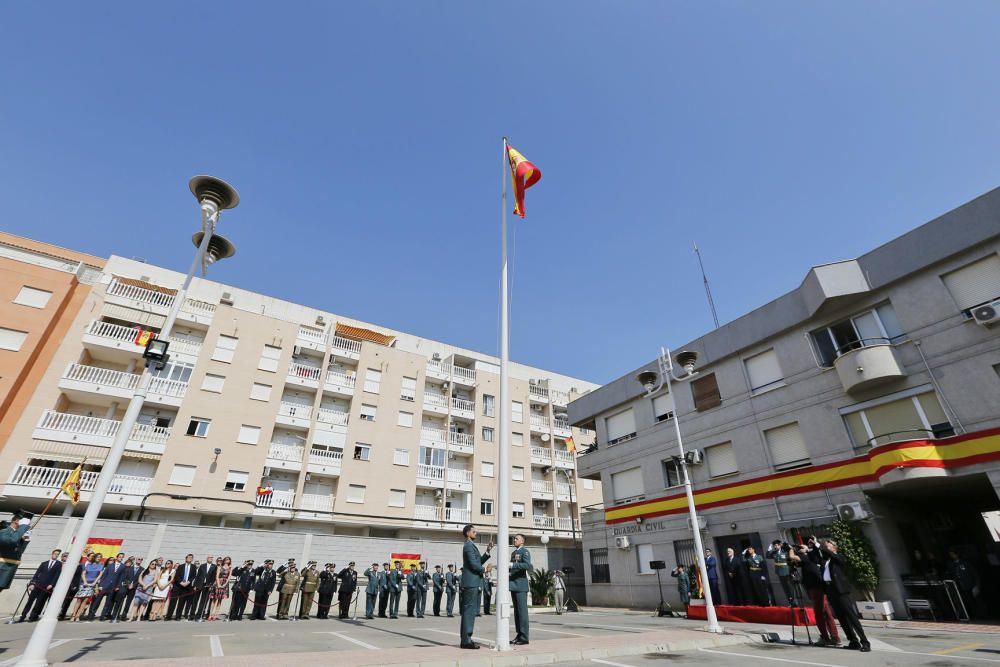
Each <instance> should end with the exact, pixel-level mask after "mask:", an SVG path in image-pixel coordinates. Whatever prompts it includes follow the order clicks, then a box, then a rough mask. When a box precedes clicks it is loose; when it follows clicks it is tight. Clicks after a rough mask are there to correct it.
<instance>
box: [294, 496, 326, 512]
mask: <svg viewBox="0 0 1000 667" xmlns="http://www.w3.org/2000/svg"><path fill="white" fill-rule="evenodd" d="M299 509H300V510H304V511H307V512H332V511H333V496H332V495H330V494H328V493H326V494H318V493H303V494H302V499H301V500H300V501H299Z"/></svg>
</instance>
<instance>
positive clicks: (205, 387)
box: [201, 373, 226, 394]
mask: <svg viewBox="0 0 1000 667" xmlns="http://www.w3.org/2000/svg"><path fill="white" fill-rule="evenodd" d="M225 384H226V376H224V375H212V374H211V373H206V374H205V379H204V380H202V381H201V388H202V391H210V392H212V393H215V394H221V393H222V387H223V386H224V385H225Z"/></svg>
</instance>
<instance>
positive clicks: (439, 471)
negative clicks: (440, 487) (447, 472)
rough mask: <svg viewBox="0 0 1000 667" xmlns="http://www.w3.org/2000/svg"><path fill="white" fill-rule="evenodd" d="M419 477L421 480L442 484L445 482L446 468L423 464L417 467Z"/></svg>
mask: <svg viewBox="0 0 1000 667" xmlns="http://www.w3.org/2000/svg"><path fill="white" fill-rule="evenodd" d="M417 477H418V478H420V479H429V480H431V481H434V482H442V481H444V467H442V466H429V465H424V464H423V463H421V464H419V465H417Z"/></svg>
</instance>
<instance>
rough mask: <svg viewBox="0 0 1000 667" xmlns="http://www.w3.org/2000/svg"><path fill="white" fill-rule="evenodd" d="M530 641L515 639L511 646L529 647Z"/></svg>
mask: <svg viewBox="0 0 1000 667" xmlns="http://www.w3.org/2000/svg"><path fill="white" fill-rule="evenodd" d="M527 645H528V641H527V640H526V639H515V640H514V641H512V642H511V646H527Z"/></svg>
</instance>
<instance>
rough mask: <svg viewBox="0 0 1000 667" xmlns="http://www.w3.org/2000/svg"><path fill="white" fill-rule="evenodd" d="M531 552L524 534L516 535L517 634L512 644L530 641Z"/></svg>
mask: <svg viewBox="0 0 1000 667" xmlns="http://www.w3.org/2000/svg"><path fill="white" fill-rule="evenodd" d="M532 569H533V568H532V566H531V554H530V553H529V552H528V550H527V549H526V548H525V547H524V535H522V534H520V533H518V534H517V535H515V536H514V550H513V551H512V552H511V553H510V586H509V588H510V598H511V603H512V604H513V606H514V627H515V628H516V629H517V636H516V637H514V641H512V642H511V644H515V645H518V646H520V645H525V644H527V643H528V573H529V572H531V570H532Z"/></svg>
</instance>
